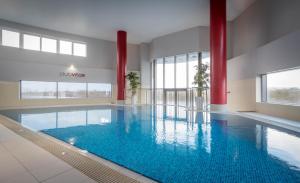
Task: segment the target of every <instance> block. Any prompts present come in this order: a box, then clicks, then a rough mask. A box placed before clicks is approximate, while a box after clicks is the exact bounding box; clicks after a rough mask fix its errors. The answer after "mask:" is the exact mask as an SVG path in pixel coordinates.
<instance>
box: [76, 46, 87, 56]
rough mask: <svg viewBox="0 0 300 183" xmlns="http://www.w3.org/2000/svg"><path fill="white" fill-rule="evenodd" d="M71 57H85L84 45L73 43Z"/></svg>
mask: <svg viewBox="0 0 300 183" xmlns="http://www.w3.org/2000/svg"><path fill="white" fill-rule="evenodd" d="M73 55H74V56H80V57H86V45H85V44H81V43H73Z"/></svg>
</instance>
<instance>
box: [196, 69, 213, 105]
mask: <svg viewBox="0 0 300 183" xmlns="http://www.w3.org/2000/svg"><path fill="white" fill-rule="evenodd" d="M195 67H196V69H197V72H196V75H195V76H194V82H193V84H195V85H197V96H196V107H197V110H203V101H204V99H203V91H204V90H205V89H207V86H208V85H207V83H208V77H209V75H208V73H207V69H208V65H205V64H202V63H201V64H200V65H199V66H195Z"/></svg>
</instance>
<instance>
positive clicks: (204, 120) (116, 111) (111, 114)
mask: <svg viewBox="0 0 300 183" xmlns="http://www.w3.org/2000/svg"><path fill="white" fill-rule="evenodd" d="M0 113H1V111H0ZM5 114H6V115H7V116H10V117H12V118H14V119H15V120H19V121H20V122H21V123H22V125H24V126H26V127H29V128H31V129H35V130H42V131H43V132H44V133H47V134H48V135H51V136H53V137H55V138H57V139H60V140H63V141H65V142H66V143H69V144H72V145H74V146H76V147H78V148H80V149H83V150H84V151H88V152H91V153H93V154H95V155H98V156H101V157H104V158H106V159H108V160H110V161H113V162H116V163H118V164H120V165H122V166H124V167H127V168H129V169H132V170H134V171H137V172H139V173H142V174H144V175H146V176H149V177H152V178H154V179H156V180H158V181H160V182H174V183H176V182H187V183H188V182H213V180H217V181H216V182H222V180H225V179H226V180H228V182H299V181H300V156H299V154H300V138H299V135H298V134H296V135H295V134H291V133H289V132H286V131H284V130H282V129H278V130H276V129H274V128H272V127H269V126H266V125H264V124H261V123H258V122H257V121H254V120H251V119H246V118H242V117H238V116H234V115H223V114H213V113H207V112H204V113H200V112H195V111H186V110H185V108H183V107H175V106H163V105H161V106H160V105H157V106H143V107H113V106H103V107H94V108H87V109H82V108H79V109H76V108H74V109H69V110H67V109H65V108H57V109H52V110H47V109H44V110H39V111H38V112H34V111H32V110H29V109H28V110H23V111H6V113H5ZM17 116H20V117H19V118H18V117H17ZM216 172H217V173H216ZM245 175H247V176H245Z"/></svg>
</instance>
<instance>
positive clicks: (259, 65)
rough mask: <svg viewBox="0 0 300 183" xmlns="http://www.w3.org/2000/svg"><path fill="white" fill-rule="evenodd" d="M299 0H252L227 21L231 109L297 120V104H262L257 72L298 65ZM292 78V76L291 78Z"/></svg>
mask: <svg viewBox="0 0 300 183" xmlns="http://www.w3.org/2000/svg"><path fill="white" fill-rule="evenodd" d="M299 16H300V1H298V0H290V1H282V0H261V1H256V2H255V3H254V4H253V5H252V6H251V7H249V8H248V9H247V10H246V11H245V12H244V13H243V14H242V15H241V16H239V17H238V18H237V19H235V20H234V21H233V22H232V23H231V35H232V36H231V45H232V55H233V58H231V59H229V60H228V90H229V91H230V94H229V96H228V104H229V106H230V108H231V110H245V111H257V112H261V113H266V114H270V115H274V116H278V117H283V118H288V119H293V120H300V113H298V112H295V111H299V108H300V107H297V106H283V105H275V104H263V103H260V102H259V101H258V102H257V101H256V99H257V98H259V96H258V95H260V93H259V92H258V91H259V86H258V85H257V78H258V77H259V75H260V74H266V73H268V72H274V71H279V70H284V69H291V68H295V67H300V59H299V58H300V52H299V50H300V45H299V41H300V22H299V21H297V18H296V17H299ZM291 79H293V78H291Z"/></svg>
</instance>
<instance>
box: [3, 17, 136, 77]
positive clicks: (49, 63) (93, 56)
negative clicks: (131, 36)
mask: <svg viewBox="0 0 300 183" xmlns="http://www.w3.org/2000/svg"><path fill="white" fill-rule="evenodd" d="M0 26H1V27H2V28H12V29H16V30H20V31H22V32H23V33H25V32H27V33H35V34H38V35H45V36H51V37H54V38H58V39H59V38H62V39H67V40H71V41H79V42H85V43H86V44H87V57H86V58H83V57H75V56H66V55H60V54H52V53H45V52H37V51H30V50H24V49H21V48H20V49H18V48H10V47H5V46H0V65H1V67H0V81H18V80H27V79H31V80H52V81H60V80H66V78H61V77H59V73H60V72H62V71H65V70H66V69H67V67H69V66H70V65H71V64H74V65H75V67H76V68H77V69H78V71H80V72H83V73H85V74H86V75H87V77H86V78H83V79H78V78H76V79H74V78H73V79H67V80H73V81H78V80H86V81H89V82H110V83H115V75H116V73H115V68H116V43H115V42H111V41H105V40H99V39H93V38H87V37H82V36H76V35H71V34H66V33H61V32H56V31H51V30H46V29H41V28H37V27H31V26H27V25H22V24H17V23H13V22H8V21H4V20H0ZM127 52H128V54H127V55H128V65H127V68H128V70H137V71H139V70H140V57H139V45H135V44H128V51H127Z"/></svg>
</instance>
